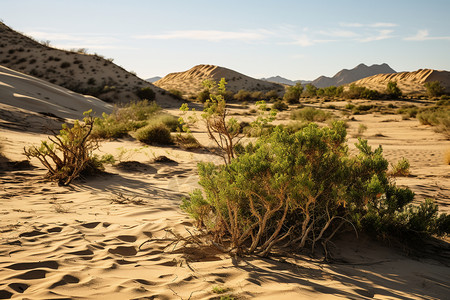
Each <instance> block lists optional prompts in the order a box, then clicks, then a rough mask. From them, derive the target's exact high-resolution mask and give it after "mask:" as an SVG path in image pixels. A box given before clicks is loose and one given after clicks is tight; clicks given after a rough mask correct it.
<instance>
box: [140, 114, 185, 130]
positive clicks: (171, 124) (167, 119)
mask: <svg viewBox="0 0 450 300" xmlns="http://www.w3.org/2000/svg"><path fill="white" fill-rule="evenodd" d="M147 123H148V124H164V125H166V126H167V128H169V130H170V131H171V132H176V131H181V129H182V126H181V124H180V122H179V121H178V118H177V117H175V116H172V115H169V114H159V115H155V116H153V117H151V118H150V119H149V120H148V121H147Z"/></svg>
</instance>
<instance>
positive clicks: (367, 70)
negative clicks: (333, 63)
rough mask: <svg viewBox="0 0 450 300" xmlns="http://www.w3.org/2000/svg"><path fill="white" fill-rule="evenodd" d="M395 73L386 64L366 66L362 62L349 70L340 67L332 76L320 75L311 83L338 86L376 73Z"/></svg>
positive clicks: (322, 86) (319, 85)
mask: <svg viewBox="0 0 450 300" xmlns="http://www.w3.org/2000/svg"><path fill="white" fill-rule="evenodd" d="M391 73H397V72H396V71H394V70H393V69H392V68H391V67H390V66H389V65H388V64H386V63H382V64H379V65H377V64H374V65H371V66H367V65H366V64H364V63H360V64H359V65H357V66H356V67H354V68H353V69H351V70H348V69H342V70H341V71H339V72H337V73H336V75H334V76H333V77H326V76H320V77H318V78H317V79H315V80H314V81H313V82H312V84H313V85H314V86H316V87H318V88H324V87H329V86H332V85H334V86H340V85H344V84H347V83H350V82H354V81H357V80H359V79H362V78H365V77H369V76H373V75H377V74H391Z"/></svg>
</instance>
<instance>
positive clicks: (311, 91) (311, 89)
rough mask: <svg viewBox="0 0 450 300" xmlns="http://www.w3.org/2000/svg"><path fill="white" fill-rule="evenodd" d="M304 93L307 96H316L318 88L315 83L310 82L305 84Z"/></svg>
mask: <svg viewBox="0 0 450 300" xmlns="http://www.w3.org/2000/svg"><path fill="white" fill-rule="evenodd" d="M303 95H304V96H305V97H315V96H316V95H317V88H316V87H315V86H314V85H312V84H311V83H308V84H307V85H306V86H305V89H304V91H303Z"/></svg>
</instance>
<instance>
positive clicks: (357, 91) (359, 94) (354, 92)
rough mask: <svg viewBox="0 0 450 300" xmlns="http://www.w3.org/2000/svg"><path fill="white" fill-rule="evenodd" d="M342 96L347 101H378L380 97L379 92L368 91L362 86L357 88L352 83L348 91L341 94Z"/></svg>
mask: <svg viewBox="0 0 450 300" xmlns="http://www.w3.org/2000/svg"><path fill="white" fill-rule="evenodd" d="M343 96H344V98H348V99H369V100H374V99H379V98H380V97H381V95H380V93H379V92H377V91H375V90H371V89H368V88H366V87H363V86H357V85H355V84H354V83H352V84H351V85H350V86H349V88H348V90H347V91H345V92H344V93H343Z"/></svg>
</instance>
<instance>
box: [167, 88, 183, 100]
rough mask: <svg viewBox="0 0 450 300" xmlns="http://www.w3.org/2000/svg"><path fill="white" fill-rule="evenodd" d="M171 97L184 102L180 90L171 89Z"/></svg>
mask: <svg viewBox="0 0 450 300" xmlns="http://www.w3.org/2000/svg"><path fill="white" fill-rule="evenodd" d="M169 95H170V96H171V97H172V98H175V99H177V100H183V93H182V92H181V91H179V90H175V89H170V90H169Z"/></svg>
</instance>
